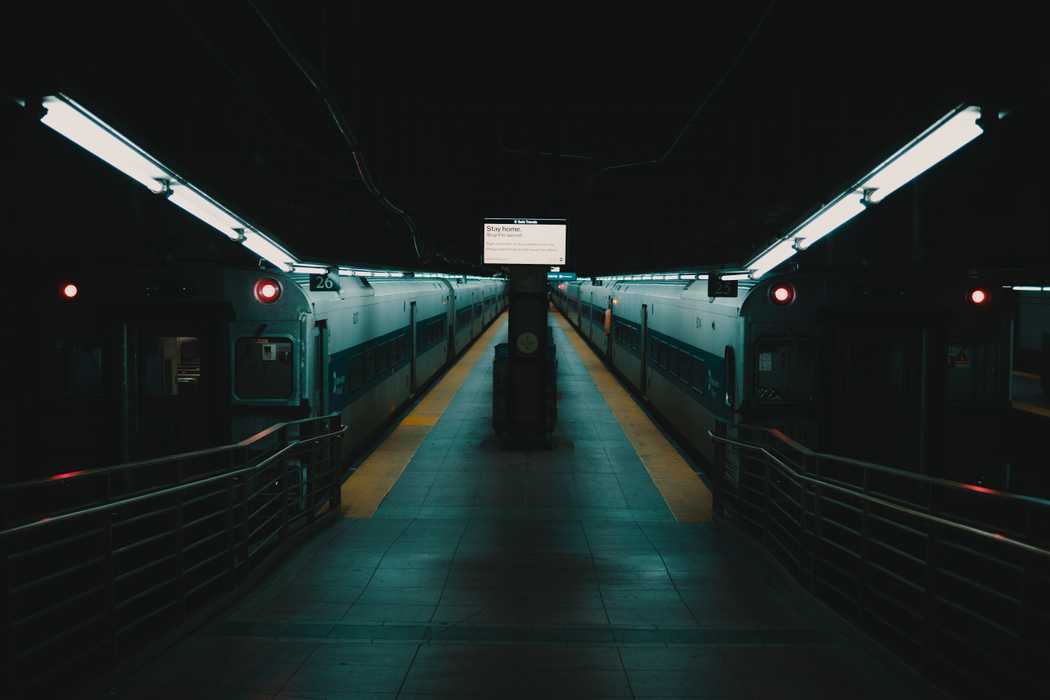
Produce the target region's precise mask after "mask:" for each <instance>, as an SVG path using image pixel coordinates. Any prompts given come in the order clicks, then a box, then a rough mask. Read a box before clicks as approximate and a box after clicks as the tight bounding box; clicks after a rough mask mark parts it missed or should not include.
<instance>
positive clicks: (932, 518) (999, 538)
mask: <svg viewBox="0 0 1050 700" xmlns="http://www.w3.org/2000/svg"><path fill="white" fill-rule="evenodd" d="M707 436H708V437H710V438H711V439H712V440H715V441H717V442H720V443H723V444H726V445H733V446H735V447H742V448H744V449H748V450H753V451H756V452H761V453H762V454H764V455H765V456H766V457H767V458H769V459H770V460H771V461H773V462H775V463H776V464H777V465H778V466H779V467H780V468H781V469H783V470H784V471H786V472H788V473H789V474H790V475H791V476H792V477H793V478H795V479H797V480H799V481H805V482H808V483H810V484H814V485H817V486H821V487H823V488H827V489H830V490H832V491H838V492H840V493H846V494H849V495H851V496H854V497H856V498H860V499H861V500H865V501H868V502H869V503H875V504H877V505H880V506H883V507H885V508H890V509H892V510H896V511H898V512H901V513H907V514H908V515H911V516H913V517H917V518H920V519H922V520H926V521H929V522H933V523H937V524H938V525H944V526H947V527H950V528H954V529H956V530H961V531H963V532H969V533H971V534H974V535H978V536H980V537H984V538H987V539H990V540H994V541H996V542H1003V543H1005V544H1008V545H1011V546H1014V547H1017V548H1019V549H1023V550H1025V551H1027V552H1030V553H1032V554H1038V555H1040V556H1043V557H1047V558H1048V559H1050V551H1048V550H1045V549H1043V548H1041V547H1036V546H1035V545H1031V544H1028V543H1026V542H1021V541H1020V540H1015V539H1013V538H1010V537H1007V536H1005V535H1002V534H999V533H997V532H988V531H987V530H982V529H980V528H977V527H973V526H971V525H965V524H963V523H958V522H955V521H954V520H948V519H946V518H941V517H938V516H936V515H931V514H929V513H924V512H922V511H919V510H914V509H912V508H908V507H906V506H902V505H899V504H897V503H893V502H892V501H886V500H883V499H881V498H878V497H876V496H872V495H870V494H867V493H864V492H863V491H858V490H857V489H854V488H849V487H847V486H842V485H840V484H835V483H832V482H828V481H824V480H823V479H818V478H815V477H812V476H809V475H807V474H802V473H800V472H799V471H797V470H796V469H794V468H792V467H791V466H790V465H788V464H786V463H785V462H784V461H783V460H781V459H780V458H779V457H777V456H776V455H775V454H773V453H772V452H770V451H769V450H767V449H766V448H765V447H763V446H761V445H757V444H754V443H749V442H743V441H740V440H734V439H732V438H727V437H722V436H720V435H715V434H714V433H713V432H711V431H710V430H708V431H707ZM796 444H797V443H796ZM807 451H808V452H809V453H810V454H811V455H815V456H822V455H821V454H820V453H817V452H813V451H812V450H808V449H807ZM830 456H832V457H833V455H830ZM890 471H891V472H896V471H897V470H890ZM926 478H927V479H929V480H930V481H931V482H934V483H936V482H938V481H944V480H939V479H935V478H933V477H926ZM947 483H950V484H958V485H960V486H965V484H959V482H947ZM1005 495H1015V494H1005ZM1021 498H1027V497H1023V496H1022V497H1021ZM1034 500H1035V501H1037V502H1041V503H1046V502H1045V501H1043V500H1042V499H1034ZM1048 505H1050V504H1048Z"/></svg>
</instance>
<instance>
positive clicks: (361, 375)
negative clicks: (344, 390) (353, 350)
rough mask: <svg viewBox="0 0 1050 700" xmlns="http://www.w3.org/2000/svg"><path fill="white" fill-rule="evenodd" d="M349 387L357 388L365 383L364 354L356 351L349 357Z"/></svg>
mask: <svg viewBox="0 0 1050 700" xmlns="http://www.w3.org/2000/svg"><path fill="white" fill-rule="evenodd" d="M349 375H350V388H351V389H358V388H360V387H361V386H363V385H364V383H365V356H364V354H363V353H357V354H356V355H354V356H353V357H351V358H350V371H349Z"/></svg>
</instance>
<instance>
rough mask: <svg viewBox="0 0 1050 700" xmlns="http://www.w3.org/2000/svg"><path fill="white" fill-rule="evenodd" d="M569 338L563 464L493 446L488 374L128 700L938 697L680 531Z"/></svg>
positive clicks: (552, 454)
mask: <svg viewBox="0 0 1050 700" xmlns="http://www.w3.org/2000/svg"><path fill="white" fill-rule="evenodd" d="M505 334H506V332H505V330H504V331H503V332H502V333H501V334H500V336H502V337H505ZM555 336H556V340H557V342H558V356H559V377H558V381H559V393H560V397H561V398H560V404H559V419H560V420H559V431H558V440H557V445H556V448H555V449H554V450H552V451H536V452H504V451H501V450H500V449H498V448H497V447H496V445H495V444H494V443H493V441H492V438H491V431H490V428H489V421H490V415H491V403H490V402H491V371H492V370H491V364H490V363H489V362H487V361H482V362H479V363H478V365H477V366H476V367H475V368H474V371H473V372H472V374H471V375H470V377H469V379H468V380H467V382H466V383H465V384H464V386H463V388H462V390H461V391H460V393H459V394H458V395H457V396H456V398H455V399H454V400H453V402H452V403H451V404H450V406H449V408H448V409H447V411H446V413H445V414H444V416H443V417H442V418H441V419H440V421H439V422H438V424H437V425H436V426H435V427H434V429H433V431H432V432H431V433H430V434H429V436H428V437H427V439H426V440H425V442H424V443H423V445H422V446H421V448H420V449H419V451H418V452H417V453H416V454H415V456H414V458H413V459H412V461H411V463H410V464H409V465H408V467H407V468H406V470H405V472H404V474H403V476H402V478H401V480H400V481H399V482H398V484H397V485H396V486H395V487H394V489H393V490H392V491H391V492H390V494H389V495H388V497H387V498H386V500H385V501H384V502H383V503H382V505H381V507H380V508H379V510H378V512H377V513H376V515H375V517H374V518H372V519H369V520H350V519H347V520H343V521H341V522H340V523H338V524H337V525H335V526H333V527H330V528H328V529H326V530H325V531H323V532H322V533H320V534H319V535H317V536H316V537H315V538H314V539H313V540H311V541H310V542H309V543H307V544H306V545H305V546H304V547H303V548H302V549H301V550H299V551H298V552H297V553H296V554H295V555H294V556H293V557H291V558H290V559H289V560H288V561H287V562H285V563H284V564H283V565H282V566H281V567H280V568H279V569H278V570H277V571H276V572H275V573H274V574H273V575H271V576H270V577H269V578H268V579H267V580H266V581H265V582H264V583H263V584H262V585H261V586H260V587H259V588H258V589H256V590H255V591H254V592H253V593H252V594H251V595H249V596H248V597H247V598H246V599H245V600H244V601H243V602H242V603H240V604H239V605H238V606H236V607H235V608H234V609H232V610H230V611H228V612H227V613H226V614H225V615H224V616H223V617H222V618H221V619H218V620H216V621H215V622H213V623H211V624H210V625H208V626H206V627H205V628H203V629H201V630H200V631H198V632H197V633H195V634H193V635H192V636H190V637H188V638H187V639H186V640H184V641H183V642H181V643H180V644H178V645H177V646H176V647H174V648H173V649H171V650H170V651H169V652H167V653H166V654H165V655H163V656H162V657H161V658H159V659H158V660H156V661H155V662H153V663H152V664H150V665H149V666H147V667H146V668H144V669H142V671H141V672H140V673H139V674H138V675H137V676H136V677H135V678H133V679H131V680H130V681H129V683H128V685H127V686H126V687H124V688H122V689H121V690H120V691H118V692H117V693H116V694H115V696H116V697H127V698H204V697H208V698H211V697H221V698H343V699H349V698H376V699H378V698H391V699H392V698H432V697H450V698H462V697H485V698H505V697H537V698H547V697H552V698H553V697H569V698H574V699H575V700H580V699H582V698H606V697H607V698H630V697H633V698H650V697H653V698H655V697H700V698H724V699H731V698H732V699H736V698H747V699H751V700H758V699H761V698H888V697H892V698H894V700H904V699H905V698H918V697H927V696H928V695H927V692H928V691H927V689H926V686H925V685H924V684H923V683H922V682H921V681H920V680H919V679H918V678H917V677H916V676H915V675H914V674H913V673H911V672H910V671H908V670H907V669H905V668H904V667H903V666H901V665H900V664H898V663H896V662H894V661H893V660H891V659H889V658H888V656H887V655H886V654H884V653H882V652H881V651H879V650H878V649H876V648H874V647H873V646H872V645H870V644H869V643H868V642H866V641H865V640H864V639H862V638H860V637H859V636H858V635H857V634H855V633H854V632H853V631H852V630H851V629H850V628H849V627H847V626H846V625H844V624H843V623H841V622H840V621H839V620H838V619H837V618H836V617H835V616H834V615H831V614H829V613H828V612H827V611H826V609H825V608H823V607H822V606H821V605H820V604H818V603H816V602H814V601H813V600H812V599H810V598H809V597H807V595H806V594H805V593H804V592H803V591H802V590H801V589H800V588H798V586H796V585H795V584H794V582H793V581H792V580H791V579H790V578H789V577H788V576H787V575H786V574H784V573H783V572H782V571H781V570H780V569H779V568H778V567H777V565H776V564H775V563H772V562H771V560H770V559H769V557H768V556H766V555H765V554H764V552H763V551H762V550H761V549H760V548H758V547H757V546H756V545H754V543H752V542H751V541H749V540H747V539H746V538H743V537H741V536H739V535H737V534H736V533H735V532H734V531H733V530H731V529H729V528H727V527H725V526H723V525H720V524H718V523H714V524H706V525H686V524H680V523H676V522H675V521H674V519H673V518H672V516H671V514H670V512H669V510H668V509H667V506H666V505H665V504H664V502H663V500H662V498H661V497H660V495H659V493H658V492H657V490H656V489H655V488H654V486H653V484H652V482H651V480H650V479H649V477H648V474H647V473H646V472H645V470H644V467H643V466H642V464H641V463H640V462H639V460H638V457H637V456H636V455H635V454H634V452H633V450H632V448H631V446H630V444H629V443H628V442H627V440H626V439H625V437H624V435H623V432H622V430H621V429H620V427H619V426H618V425H617V424H616V422H615V421H614V420H613V419H612V416H611V414H610V412H609V410H608V408H607V407H606V406H605V405H604V403H603V400H602V398H601V396H600V395H599V394H598V392H597V391H596V389H595V388H594V385H593V382H592V380H591V378H590V376H589V375H588V374H587V372H586V370H585V369H584V368H583V366H582V363H581V362H580V359H579V357H578V356H577V355H576V354H575V353H574V351H573V349H572V346H571V345H570V344H569V343H568V342H566V338H565V337H564V336H563V335H562V332H561V331H560V330H559V329H558V328H557V327H556V328H555ZM500 339H501V338H500V337H498V338H497V342H499V340H500ZM486 357H491V351H489V352H488V353H487V354H486ZM930 696H931V697H935V696H932V695H930Z"/></svg>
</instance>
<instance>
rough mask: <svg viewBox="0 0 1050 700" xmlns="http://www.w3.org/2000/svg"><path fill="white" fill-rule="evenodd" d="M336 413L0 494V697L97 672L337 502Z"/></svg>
mask: <svg viewBox="0 0 1050 700" xmlns="http://www.w3.org/2000/svg"><path fill="white" fill-rule="evenodd" d="M345 432H346V427H345V426H342V425H341V424H340V418H339V414H332V415H329V416H324V417H321V418H311V419H304V420H298V421H293V422H289V423H281V424H278V425H275V426H273V427H272V428H268V429H267V430H264V431H262V432H261V433H259V434H257V435H255V436H253V437H251V438H248V439H247V440H244V441H242V442H239V443H236V444H234V445H227V446H223V447H217V448H213V449H210V450H201V451H197V452H191V453H185V454H179V455H172V456H170V457H162V458H158V459H151V460H145V461H142V462H136V463H132V464H125V465H118V466H115V467H108V468H104V469H97V470H90V471H83V472H75V473H71V474H64V475H57V476H56V477H52V478H51V479H42V480H37V481H32V482H24V483H21V484H12V485H7V486H4V487H3V488H2V489H0V498H2V499H3V500H2V502H3V505H4V507H5V511H4V523H3V528H4V529H2V530H0V561H2V562H3V565H4V568H3V574H4V582H3V583H4V588H5V594H6V596H5V601H4V606H3V608H2V610H0V614H2V622H3V632H4V636H3V642H4V650H3V665H4V678H3V679H2V685H0V687H2V688H4V689H5V691H6V692H5V693H3V695H4V696H5V697H18V696H20V695H22V694H28V695H33V696H36V695H39V694H41V693H44V694H47V693H50V692H53V690H54V689H55V688H56V687H62V686H63V685H67V684H69V683H71V682H74V681H75V680H76V679H79V678H82V677H87V676H98V675H99V672H100V671H104V670H105V669H108V668H113V667H114V666H115V665H116V664H117V663H119V662H120V661H122V660H124V659H126V658H128V657H129V656H131V655H132V653H133V652H134V651H136V650H137V649H138V648H140V647H141V646H142V645H143V644H144V643H146V642H149V641H151V640H153V639H156V638H158V637H160V636H162V635H163V634H165V633H167V632H168V631H169V630H170V629H171V628H172V627H174V626H176V625H178V624H180V623H182V622H183V621H185V620H186V619H187V618H188V616H190V615H191V614H194V613H195V612H197V611H199V610H202V609H204V607H205V606H206V605H207V603H209V602H210V601H211V600H213V599H214V598H215V596H216V595H218V594H221V593H224V592H227V591H229V590H231V589H232V588H233V587H234V586H235V585H236V584H237V583H238V582H240V581H241V580H243V578H244V576H245V575H246V574H247V573H248V572H249V571H251V570H252V569H253V568H255V567H256V566H257V565H258V564H259V562H261V561H262V560H263V559H264V558H265V556H266V555H267V554H268V553H269V552H271V551H273V550H274V548H275V547H276V545H278V544H279V543H280V542H281V541H282V540H283V539H284V538H285V537H286V536H287V535H288V534H289V533H290V532H291V531H293V530H295V529H297V528H298V527H299V526H300V525H302V524H304V523H306V522H310V521H313V520H314V519H315V518H316V517H318V516H319V515H322V514H324V513H326V512H329V511H338V508H339V497H340V496H339V492H340V476H341V474H340V469H339V466H340V465H339V463H338V455H339V454H340V452H339V442H340V440H341V438H342V436H343V434H344V433H345Z"/></svg>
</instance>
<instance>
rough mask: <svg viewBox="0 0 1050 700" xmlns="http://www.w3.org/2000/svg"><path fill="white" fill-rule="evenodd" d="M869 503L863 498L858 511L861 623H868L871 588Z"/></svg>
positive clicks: (865, 476) (864, 482) (865, 478)
mask: <svg viewBox="0 0 1050 700" xmlns="http://www.w3.org/2000/svg"><path fill="white" fill-rule="evenodd" d="M869 473H870V472H869V470H868V469H867V468H866V467H865V468H863V476H862V477H861V484H862V489H863V493H864V495H865V496H869V495H870V494H869V492H868V491H869V489H868V486H869V484H868V474H869ZM870 514H871V502H870V501H869V500H868V499H867V498H864V499H862V502H861V511H860V552H859V554H860V559H859V561H858V562H857V564H858V567H859V568H860V571H859V572H858V573H859V576H857V616H858V617H859V618H860V620H861V622H862V623H866V622H867V621H868V597H869V595H868V589H869V588H870V587H871V581H870V578H871V568H870V566H869V562H870V559H871V548H870V547H869V546H868V539H869V538H870V537H871V532H870V531H869V527H870V522H871V519H870V518H869V515H870Z"/></svg>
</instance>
